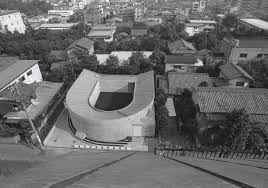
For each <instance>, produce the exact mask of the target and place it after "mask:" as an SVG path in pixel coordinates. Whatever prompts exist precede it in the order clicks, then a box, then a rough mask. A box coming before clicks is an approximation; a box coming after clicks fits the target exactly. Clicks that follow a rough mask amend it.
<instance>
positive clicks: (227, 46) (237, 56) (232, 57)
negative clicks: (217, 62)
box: [220, 38, 268, 62]
mask: <svg viewBox="0 0 268 188" xmlns="http://www.w3.org/2000/svg"><path fill="white" fill-rule="evenodd" d="M220 48H221V49H220V50H221V52H223V53H224V55H225V56H226V57H227V59H228V60H229V61H231V62H238V61H247V60H250V59H254V58H257V59H263V58H268V39H254V38H243V39H227V38H224V39H223V40H222V42H221V47H220Z"/></svg>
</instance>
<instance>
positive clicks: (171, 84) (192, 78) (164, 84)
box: [156, 72, 211, 95]
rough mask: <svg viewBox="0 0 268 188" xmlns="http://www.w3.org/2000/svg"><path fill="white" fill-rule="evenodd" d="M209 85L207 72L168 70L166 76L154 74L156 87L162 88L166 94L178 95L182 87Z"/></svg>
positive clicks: (191, 87)
mask: <svg viewBox="0 0 268 188" xmlns="http://www.w3.org/2000/svg"><path fill="white" fill-rule="evenodd" d="M196 87H211V82H210V78H209V75H208V74H207V73H179V72H168V73H167V76H162V75H157V76H156V88H161V89H163V90H164V91H165V92H166V93H167V94H168V95H180V94H181V93H182V92H183V91H184V89H188V90H193V89H194V88H196Z"/></svg>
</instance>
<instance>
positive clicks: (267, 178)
mask: <svg viewBox="0 0 268 188" xmlns="http://www.w3.org/2000/svg"><path fill="white" fill-rule="evenodd" d="M170 158H173V159H176V160H178V161H181V162H184V163H187V164H190V165H194V166H197V167H200V168H203V169H206V170H208V171H210V172H213V173H216V174H219V175H221V176H225V177H227V178H231V179H233V180H236V181H239V182H242V183H245V184H247V185H250V186H252V187H257V188H265V187H267V185H268V170H267V169H262V168H258V167H256V166H249V165H244V164H242V165H241V164H238V163H230V162H228V161H227V162H226V161H220V160H217V161H216V160H210V159H203V158H195V157H179V156H171V157H170ZM240 162H241V161H240ZM244 163H246V162H244Z"/></svg>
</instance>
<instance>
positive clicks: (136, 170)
mask: <svg viewBox="0 0 268 188" xmlns="http://www.w3.org/2000/svg"><path fill="white" fill-rule="evenodd" d="M87 187H90V188H107V187H109V188H125V187H128V188H143V187H144V188H165V187H167V188H178V187H183V188H190V187H191V188H218V187H219V188H227V187H228V188H231V187H232V188H233V187H236V186H234V185H231V184H229V183H227V182H225V181H222V180H221V179H218V178H215V177H213V176H211V175H208V174H206V173H203V172H200V171H198V170H196V169H193V168H191V167H188V166H186V165H182V164H180V163H177V162H174V161H171V160H169V159H166V158H163V157H160V156H154V155H153V154H151V153H145V152H138V153H136V154H134V155H132V156H130V157H128V158H126V159H124V160H122V161H120V162H118V163H115V164H113V165H111V166H108V167H106V168H103V169H100V170H98V171H96V172H94V173H92V174H89V175H88V176H86V177H84V178H82V179H81V180H79V181H77V182H75V183H73V184H71V185H69V186H68V188H87Z"/></svg>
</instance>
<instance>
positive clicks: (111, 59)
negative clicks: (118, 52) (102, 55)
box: [106, 55, 119, 67]
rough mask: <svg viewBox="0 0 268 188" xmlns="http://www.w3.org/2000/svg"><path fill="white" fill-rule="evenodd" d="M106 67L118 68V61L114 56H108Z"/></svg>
mask: <svg viewBox="0 0 268 188" xmlns="http://www.w3.org/2000/svg"><path fill="white" fill-rule="evenodd" d="M106 65H107V66H112V67H118V66H119V59H118V57H117V56H114V55H110V56H109V57H108V58H107V59H106Z"/></svg>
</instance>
